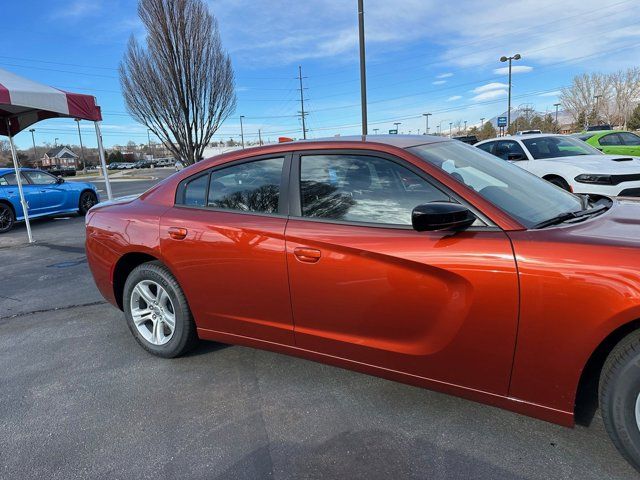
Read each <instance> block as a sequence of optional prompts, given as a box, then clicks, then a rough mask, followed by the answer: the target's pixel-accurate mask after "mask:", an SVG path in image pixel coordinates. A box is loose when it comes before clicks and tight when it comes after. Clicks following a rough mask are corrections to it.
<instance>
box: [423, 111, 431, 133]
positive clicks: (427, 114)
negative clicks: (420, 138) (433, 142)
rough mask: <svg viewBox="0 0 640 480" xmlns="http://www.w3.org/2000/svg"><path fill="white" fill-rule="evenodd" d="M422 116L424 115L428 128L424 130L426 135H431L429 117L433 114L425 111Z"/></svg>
mask: <svg viewBox="0 0 640 480" xmlns="http://www.w3.org/2000/svg"><path fill="white" fill-rule="evenodd" d="M422 116H423V117H424V120H425V124H426V125H425V127H426V128H425V130H424V132H425V135H429V117H430V116H431V114H430V113H423V114H422Z"/></svg>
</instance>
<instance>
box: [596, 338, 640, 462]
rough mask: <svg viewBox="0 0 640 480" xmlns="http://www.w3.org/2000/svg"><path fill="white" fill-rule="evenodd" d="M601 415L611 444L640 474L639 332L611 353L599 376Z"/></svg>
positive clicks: (626, 339)
mask: <svg viewBox="0 0 640 480" xmlns="http://www.w3.org/2000/svg"><path fill="white" fill-rule="evenodd" d="M599 393H600V411H601V413H602V419H603V421H604V426H605V428H606V429H607V433H608V434H609V436H610V437H611V440H612V441H613V444H614V445H615V446H616V448H617V449H618V450H619V451H620V453H622V455H623V456H624V457H625V458H626V459H627V461H628V462H629V463H631V465H633V466H634V468H635V469H636V470H638V471H640V418H638V417H639V414H640V412H638V413H636V408H637V407H636V404H637V402H639V401H640V400H639V399H638V397H639V395H640V331H636V332H633V333H631V334H629V335H628V336H627V337H625V338H624V339H623V340H622V341H621V342H620V343H619V344H618V345H616V347H615V348H614V349H613V350H612V351H611V353H610V354H609V356H608V357H607V360H606V362H605V364H604V367H603V368H602V374H601V375H600V385H599Z"/></svg>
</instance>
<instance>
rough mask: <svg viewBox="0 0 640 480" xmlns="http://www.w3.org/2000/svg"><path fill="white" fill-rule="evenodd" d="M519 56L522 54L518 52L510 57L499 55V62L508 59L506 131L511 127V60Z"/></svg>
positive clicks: (518, 58)
mask: <svg viewBox="0 0 640 480" xmlns="http://www.w3.org/2000/svg"><path fill="white" fill-rule="evenodd" d="M521 58H522V56H521V55H520V54H519V53H516V54H515V55H513V56H511V57H505V56H502V57H500V61H501V62H506V61H509V95H508V96H509V98H508V100H507V131H509V129H510V128H511V62H512V61H513V60H520V59H521Z"/></svg>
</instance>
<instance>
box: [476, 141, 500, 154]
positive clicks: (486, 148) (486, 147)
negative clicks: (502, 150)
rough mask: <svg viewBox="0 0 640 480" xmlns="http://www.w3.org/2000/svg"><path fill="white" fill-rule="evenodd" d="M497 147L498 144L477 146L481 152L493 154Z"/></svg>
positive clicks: (491, 143) (490, 143)
mask: <svg viewBox="0 0 640 480" xmlns="http://www.w3.org/2000/svg"><path fill="white" fill-rule="evenodd" d="M495 146H496V142H489V143H483V144H482V145H477V147H478V148H479V149H480V150H484V151H485V152H488V153H491V154H492V153H493V149H494V147H495Z"/></svg>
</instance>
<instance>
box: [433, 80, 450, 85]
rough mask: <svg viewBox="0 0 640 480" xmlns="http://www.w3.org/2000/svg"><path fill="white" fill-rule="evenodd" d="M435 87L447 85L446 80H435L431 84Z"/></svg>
mask: <svg viewBox="0 0 640 480" xmlns="http://www.w3.org/2000/svg"><path fill="white" fill-rule="evenodd" d="M431 83H432V84H433V85H442V84H444V83H447V81H446V80H434V81H433V82H431Z"/></svg>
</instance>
